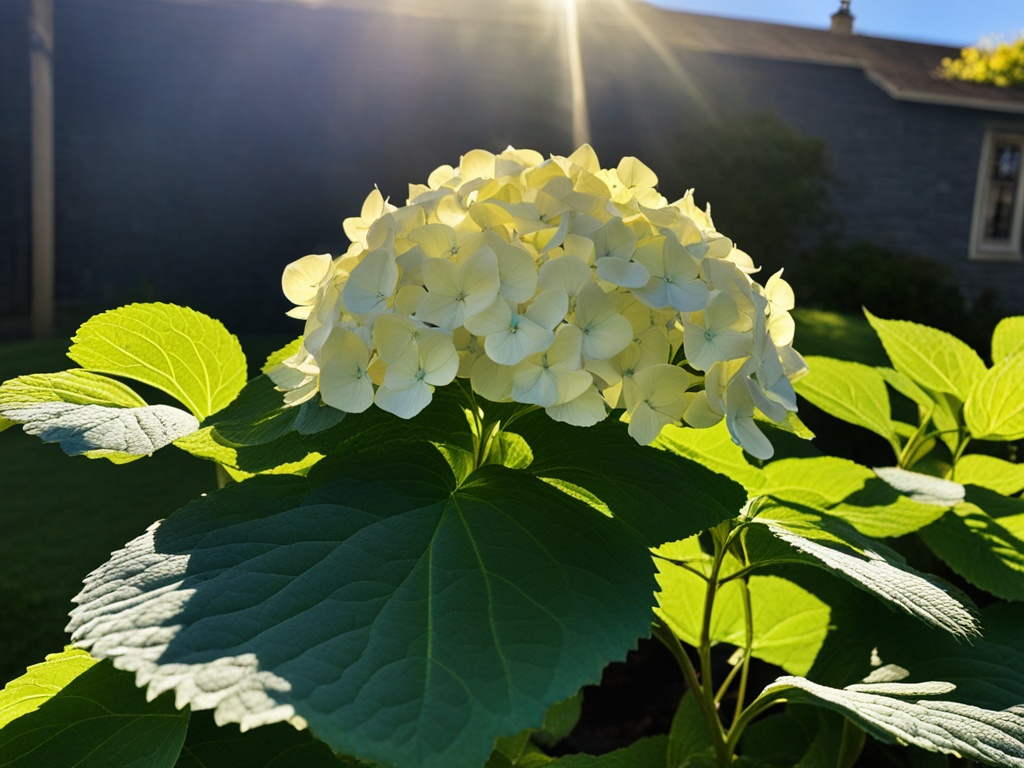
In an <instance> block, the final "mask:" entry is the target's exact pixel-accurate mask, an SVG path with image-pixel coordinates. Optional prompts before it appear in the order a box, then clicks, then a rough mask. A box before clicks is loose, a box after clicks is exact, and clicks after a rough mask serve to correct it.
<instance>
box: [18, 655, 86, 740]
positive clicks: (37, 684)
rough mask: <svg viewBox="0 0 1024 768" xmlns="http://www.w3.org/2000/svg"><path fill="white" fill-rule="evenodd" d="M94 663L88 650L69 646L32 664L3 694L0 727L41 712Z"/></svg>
mask: <svg viewBox="0 0 1024 768" xmlns="http://www.w3.org/2000/svg"><path fill="white" fill-rule="evenodd" d="M95 663H96V659H94V658H92V657H91V656H90V655H89V654H88V653H86V652H85V651H82V650H79V649H77V648H72V647H71V646H68V647H67V648H65V649H64V650H63V651H62V652H61V653H51V654H49V655H48V656H47V657H46V661H44V662H42V663H41V664H33V665H32V666H31V667H29V668H28V670H26V672H25V674H24V675H22V676H21V677H18V678H15V679H14V680H12V681H11V682H9V683H7V685H6V686H4V689H3V691H0V728H3V727H4V726H5V725H7V724H8V723H9V722H11V721H12V720H14V719H16V718H18V717H21V716H22V715H26V714H28V713H29V712H34V711H35V710H37V709H39V707H40V706H42V705H43V704H44V703H45V702H47V701H49V700H50V698H52V697H53V695H54V694H56V693H57V692H58V691H60V690H61V689H62V688H63V687H64V686H66V685H67V684H68V683H70V682H71V681H72V680H74V679H75V678H76V677H78V676H79V675H80V674H82V673H83V672H85V670H87V669H88V668H89V667H91V666H92V665H93V664H95Z"/></svg>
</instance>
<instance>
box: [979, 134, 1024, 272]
mask: <svg viewBox="0 0 1024 768" xmlns="http://www.w3.org/2000/svg"><path fill="white" fill-rule="evenodd" d="M1000 141H1002V142H1010V143H1013V144H1019V145H1020V147H1021V150H1022V152H1024V133H1018V132H1012V131H1001V130H997V129H993V128H989V129H987V130H986V131H985V138H984V140H983V141H982V145H981V159H980V160H979V162H978V178H977V182H976V184H975V188H974V215H973V217H972V218H971V250H970V257H971V259H975V260H978V261H1021V260H1022V259H1024V171H1022V172H1021V173H1020V174H1019V176H1018V178H1017V194H1016V196H1015V200H1014V207H1013V224H1012V225H1011V229H1010V243H1009V245H1000V244H998V243H991V242H988V243H987V242H985V238H984V232H985V211H986V209H987V205H986V203H987V199H986V198H987V195H988V193H989V188H990V187H989V172H990V170H991V168H992V162H993V160H994V157H993V155H994V153H995V147H996V143H997V142H1000Z"/></svg>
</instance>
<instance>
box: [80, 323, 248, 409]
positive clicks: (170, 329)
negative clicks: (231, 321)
mask: <svg viewBox="0 0 1024 768" xmlns="http://www.w3.org/2000/svg"><path fill="white" fill-rule="evenodd" d="M72 342H73V343H72V345H71V349H70V350H68V357H70V358H71V359H72V360H74V361H75V362H76V363H78V364H79V365H80V366H82V367H83V368H85V369H86V370H88V371H96V372H99V373H107V374H110V375H113V376H122V377H124V378H128V379H132V380H134V381H141V382H143V383H144V384H149V385H150V386H153V387H156V388H157V389H159V390H161V391H163V392H166V393H167V394H169V395H170V396H171V397H174V398H175V399H177V400H178V401H179V402H181V403H183V404H184V405H185V407H187V408H188V409H189V410H190V411H191V412H192V414H193V415H194V416H195V417H196V418H197V419H199V420H200V421H202V420H203V419H205V418H206V417H207V416H209V415H210V414H213V413H216V412H217V411H219V410H220V409H221V408H223V407H224V406H226V405H227V404H228V403H230V402H231V401H232V400H234V399H235V396H236V395H237V394H238V393H239V392H240V391H241V389H242V387H243V386H244V385H245V379H246V366H245V356H244V355H243V354H242V348H241V346H240V345H239V343H238V339H236V338H235V337H234V336H233V335H231V334H230V333H228V332H227V330H226V329H225V328H224V326H223V325H221V324H220V323H219V322H218V321H216V320H213V319H211V318H209V317H207V316H206V315H204V314H202V313H200V312H196V311H195V310H192V309H188V308H187V307H179V306H176V305H174V304H131V305H129V306H127V307H121V308H120V309H114V310H110V311H109V312H103V313H102V314H99V315H96V316H94V317H92V318H90V319H89V320H87V321H86V322H85V323H84V324H83V325H82V326H81V327H80V328H79V329H78V332H77V333H76V334H75V337H74V339H73V340H72Z"/></svg>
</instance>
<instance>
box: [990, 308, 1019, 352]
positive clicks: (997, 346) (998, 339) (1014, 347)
mask: <svg viewBox="0 0 1024 768" xmlns="http://www.w3.org/2000/svg"><path fill="white" fill-rule="evenodd" d="M1021 350H1024V315H1017V316H1015V317H1004V318H1003V319H1002V320H1000V321H999V323H998V324H997V325H996V328H995V330H994V331H993V332H992V362H993V363H999V362H1000V361H1001V360H1005V359H1006V358H1007V357H1010V356H1011V355H1015V354H1017V353H1018V352H1020V351H1021Z"/></svg>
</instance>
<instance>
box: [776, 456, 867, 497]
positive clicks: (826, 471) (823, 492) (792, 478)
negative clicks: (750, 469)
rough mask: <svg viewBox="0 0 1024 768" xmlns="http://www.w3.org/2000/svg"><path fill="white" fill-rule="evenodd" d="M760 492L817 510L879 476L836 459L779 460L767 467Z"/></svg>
mask: <svg viewBox="0 0 1024 768" xmlns="http://www.w3.org/2000/svg"><path fill="white" fill-rule="evenodd" d="M764 476H765V482H764V485H763V486H761V488H760V489H759V491H758V493H759V495H763V496H775V497H777V498H781V499H790V500H792V501H797V502H800V503H804V504H809V505H810V506H814V507H831V506H833V505H835V504H838V503H840V502H841V501H843V500H844V499H846V498H847V497H848V496H851V495H853V494H854V493H856V492H857V491H860V490H863V489H864V487H865V486H866V485H867V484H868V483H870V482H871V480H873V479H874V477H875V474H874V473H873V472H872V471H871V470H870V469H868V468H867V467H864V466H861V465H860V464H857V463H856V462H853V461H848V460H846V459H840V458H836V457H835V456H815V457H812V458H807V459H778V460H776V461H772V462H770V463H768V464H767V465H766V466H765V468H764Z"/></svg>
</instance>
